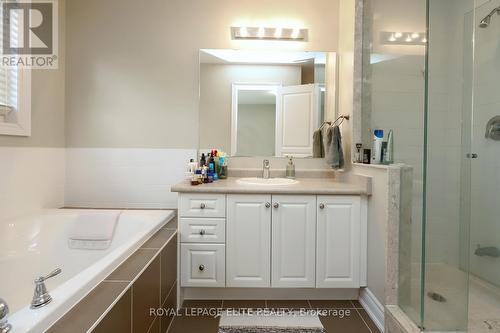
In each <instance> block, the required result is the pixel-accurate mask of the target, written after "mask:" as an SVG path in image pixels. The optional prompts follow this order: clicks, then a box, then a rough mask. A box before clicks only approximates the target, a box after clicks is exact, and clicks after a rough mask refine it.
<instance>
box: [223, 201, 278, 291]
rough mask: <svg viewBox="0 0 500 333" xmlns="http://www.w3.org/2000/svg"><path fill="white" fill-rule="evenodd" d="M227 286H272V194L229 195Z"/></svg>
mask: <svg viewBox="0 0 500 333" xmlns="http://www.w3.org/2000/svg"><path fill="white" fill-rule="evenodd" d="M226 248H227V252H226V284H227V287H270V281H271V195H263V194H253V195H249V194H240V195H238V194H235V195H231V194H228V195H227V241H226Z"/></svg>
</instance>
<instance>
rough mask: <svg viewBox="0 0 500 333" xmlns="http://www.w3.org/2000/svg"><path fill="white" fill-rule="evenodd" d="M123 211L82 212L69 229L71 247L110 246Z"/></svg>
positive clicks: (94, 247) (101, 247) (95, 247)
mask: <svg viewBox="0 0 500 333" xmlns="http://www.w3.org/2000/svg"><path fill="white" fill-rule="evenodd" d="M120 213H121V212H98V213H94V212H93V213H81V214H79V215H78V216H77V217H76V218H75V219H74V220H73V222H72V225H71V226H70V227H69V231H68V238H69V240H68V244H69V246H70V247H71V248H85V249H103V248H107V247H109V245H110V244H111V240H112V238H113V233H114V231H115V227H116V223H117V222H118V220H119V218H120Z"/></svg>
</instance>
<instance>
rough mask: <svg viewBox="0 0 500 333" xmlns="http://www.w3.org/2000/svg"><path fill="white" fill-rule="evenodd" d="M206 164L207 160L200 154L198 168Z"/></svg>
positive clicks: (203, 154)
mask: <svg viewBox="0 0 500 333" xmlns="http://www.w3.org/2000/svg"><path fill="white" fill-rule="evenodd" d="M206 164H207V160H206V158H205V153H202V154H201V158H200V167H203V166H205V165H206Z"/></svg>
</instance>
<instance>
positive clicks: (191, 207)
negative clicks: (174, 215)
mask: <svg viewBox="0 0 500 333" xmlns="http://www.w3.org/2000/svg"><path fill="white" fill-rule="evenodd" d="M179 210H180V212H179V216H180V217H226V196H225V195H224V194H205V193H189V194H180V195H179Z"/></svg>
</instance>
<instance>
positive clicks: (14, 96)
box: [0, 6, 31, 136]
mask: <svg viewBox="0 0 500 333" xmlns="http://www.w3.org/2000/svg"><path fill="white" fill-rule="evenodd" d="M3 14H4V13H3V10H2V6H0V18H2V19H3ZM10 22H11V24H10V26H11V28H10V29H11V31H10V36H11V40H13V41H14V42H15V41H16V40H18V38H19V37H18V31H19V29H17V28H16V27H17V26H18V24H19V20H18V17H17V15H16V12H15V11H13V12H11V17H10ZM3 36H4V31H3V24H2V22H1V21H0V47H1V46H2V45H3ZM30 92H31V75H30V71H29V70H26V69H21V68H19V67H5V66H1V65H0V135H18V136H29V135H31V94H30Z"/></svg>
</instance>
